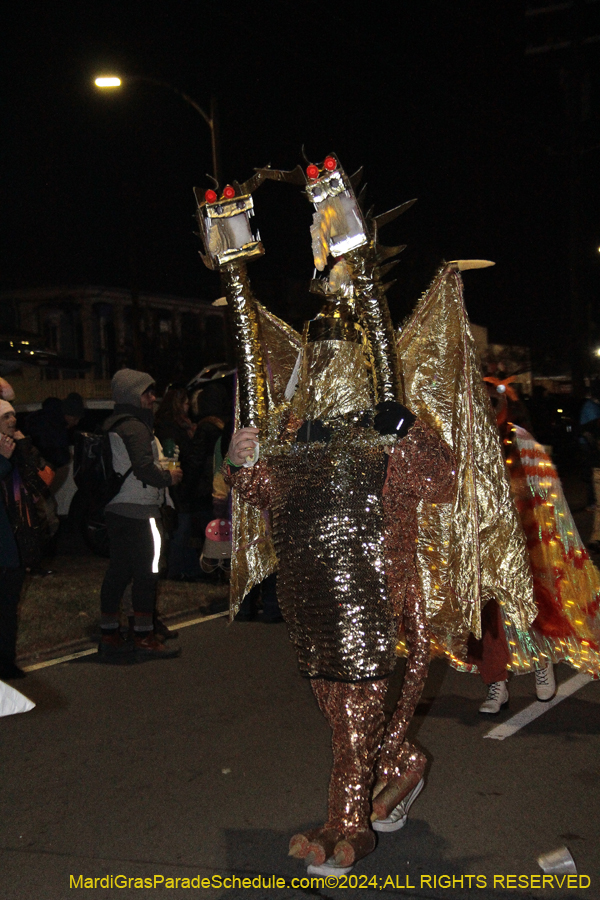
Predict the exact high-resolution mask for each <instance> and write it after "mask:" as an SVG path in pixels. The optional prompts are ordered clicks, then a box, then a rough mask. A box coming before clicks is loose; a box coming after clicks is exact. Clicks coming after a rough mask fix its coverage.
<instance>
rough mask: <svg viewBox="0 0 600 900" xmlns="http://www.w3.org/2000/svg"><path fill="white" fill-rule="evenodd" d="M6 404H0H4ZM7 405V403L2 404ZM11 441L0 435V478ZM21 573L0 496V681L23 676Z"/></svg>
mask: <svg viewBox="0 0 600 900" xmlns="http://www.w3.org/2000/svg"><path fill="white" fill-rule="evenodd" d="M5 403H6V401H4V400H3V401H2V404H3V405H4V404H5ZM6 405H7V406H8V405H9V404H6ZM14 449H15V442H14V440H13V439H12V438H11V437H9V436H8V435H6V434H2V433H1V432H0V479H2V480H4V479H5V478H6V477H7V476H8V475H10V473H11V471H12V463H11V462H10V458H11V456H12V455H13V452H14ZM24 575H25V570H24V569H23V568H22V567H21V566H20V564H19V551H18V550H17V544H16V541H15V538H14V535H13V533H12V528H11V527H10V522H9V519H8V515H7V512H6V506H5V504H4V499H3V497H2V495H0V678H3V679H4V680H6V681H8V680H9V679H11V678H22V677H23V676H24V675H25V673H24V672H23V670H22V669H20V668H19V667H18V666H17V665H16V663H15V655H16V644H17V606H18V604H19V597H20V596H21V586H22V584H23V577H24Z"/></svg>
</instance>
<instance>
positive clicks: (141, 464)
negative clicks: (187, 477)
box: [98, 369, 182, 662]
mask: <svg viewBox="0 0 600 900" xmlns="http://www.w3.org/2000/svg"><path fill="white" fill-rule="evenodd" d="M111 387H112V396H113V400H114V401H115V408H114V411H113V414H112V415H111V416H109V418H108V419H107V420H106V422H105V423H104V426H103V427H104V430H105V431H106V432H107V433H108V435H109V439H110V447H111V451H112V462H113V468H114V470H115V472H118V473H119V474H121V475H123V476H125V478H124V481H123V483H122V485H121V488H120V490H119V492H118V493H117V494H116V495H115V497H113V498H112V500H111V501H110V502H109V503H108V504H107V506H106V510H105V521H106V527H107V530H108V534H109V538H110V563H109V566H108V569H107V571H106V575H105V577H104V581H103V583H102V589H101V593H100V599H101V620H100V628H101V632H102V636H101V639H100V644H99V646H98V653H99V657H100V659H101V660H102V661H105V662H120V661H124V662H129V661H142V660H143V659H147V658H153V659H168V658H170V657H173V656H177V655H179V650H167V649H166V648H165V645H164V644H163V643H162V642H161V641H160V640H159V639H158V637H157V635H156V634H155V631H154V621H153V620H154V612H155V601H156V582H157V579H158V562H159V557H160V544H161V537H160V528H159V526H158V521H159V517H160V507H161V506H162V504H163V502H164V492H165V488H167V487H171V486H172V485H177V484H179V482H180V481H181V478H182V473H181V469H179V468H175V469H174V470H172V471H167V470H164V469H162V468H161V467H160V466H159V465H158V447H157V444H156V441H155V439H154V434H153V432H152V426H153V418H154V417H153V411H152V410H153V404H154V400H155V392H154V379H153V378H152V377H151V376H150V375H148V374H147V373H146V372H137V371H135V370H134V369H121V370H120V371H119V372H117V373H116V375H115V376H114V378H113V380H112V386H111ZM130 582H132V596H131V599H132V605H133V615H134V627H133V647H132V646H131V644H130V642H129V641H127V640H125V639H124V638H123V637H122V636H121V633H120V630H119V613H120V605H121V599H122V597H123V594H124V592H125V589H126V587H127V585H128V584H129V583H130Z"/></svg>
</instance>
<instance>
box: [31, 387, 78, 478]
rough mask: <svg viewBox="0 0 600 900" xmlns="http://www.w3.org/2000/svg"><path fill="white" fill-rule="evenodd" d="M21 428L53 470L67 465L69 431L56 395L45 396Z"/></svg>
mask: <svg viewBox="0 0 600 900" xmlns="http://www.w3.org/2000/svg"><path fill="white" fill-rule="evenodd" d="M23 430H24V432H25V434H28V435H29V436H30V437H31V439H32V441H33V443H34V444H35V446H36V447H37V449H38V450H39V451H40V453H41V454H42V456H43V457H44V459H45V460H46V462H47V463H49V464H50V465H51V466H52V468H53V469H54V470H55V471H56V470H57V469H60V468H61V467H62V466H68V464H69V462H70V460H71V454H70V451H69V431H68V428H67V421H66V419H65V416H64V413H63V405H62V402H61V401H60V400H59V399H58V397H47V398H46V399H45V400H44V402H43V403H42V408H41V409H38V410H36V412H32V413H30V414H29V415H28V416H27V418H26V419H25V424H24V426H23Z"/></svg>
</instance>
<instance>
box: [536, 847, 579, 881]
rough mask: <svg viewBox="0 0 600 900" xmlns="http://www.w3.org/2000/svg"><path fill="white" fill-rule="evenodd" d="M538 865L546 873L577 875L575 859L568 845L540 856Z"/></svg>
mask: <svg viewBox="0 0 600 900" xmlns="http://www.w3.org/2000/svg"><path fill="white" fill-rule="evenodd" d="M538 865H539V866H540V868H541V869H542V871H543V872H544V873H545V874H546V875H562V874H566V875H577V867H576V865H575V860H574V859H573V857H572V856H571V854H570V853H569V850H568V848H567V847H558V849H556V850H551V851H550V853H543V854H542V856H538Z"/></svg>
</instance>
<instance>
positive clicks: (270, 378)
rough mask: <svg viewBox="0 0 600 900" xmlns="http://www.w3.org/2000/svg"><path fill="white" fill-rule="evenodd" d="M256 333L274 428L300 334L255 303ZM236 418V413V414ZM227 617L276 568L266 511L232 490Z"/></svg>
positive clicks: (281, 406)
mask: <svg viewBox="0 0 600 900" xmlns="http://www.w3.org/2000/svg"><path fill="white" fill-rule="evenodd" d="M256 313H257V320H258V334H259V342H260V347H261V355H262V363H263V367H264V375H265V384H266V393H267V426H266V427H267V429H268V428H269V427H277V421H278V419H279V416H280V414H281V411H282V409H283V408H284V407H285V405H286V401H285V397H284V394H285V388H286V385H287V383H288V381H289V379H290V377H291V374H292V372H293V370H294V366H295V364H296V360H297V358H298V353H299V351H300V348H301V346H302V340H301V337H300V335H299V334H298V333H297V332H296V331H295V330H294V329H293V328H292V327H291V326H289V325H287V324H286V323H285V322H283V321H282V320H281V319H278V318H277V316H274V315H273V314H272V313H270V312H269V311H268V310H267V309H265V307H264V306H261V304H260V303H257V304H256ZM236 419H237V414H236ZM232 519H233V521H232V532H233V533H232V541H233V544H232V547H233V552H232V556H231V583H230V595H229V618H230V620H232V619H233V617H234V616H235V614H236V613H237V611H238V609H239V608H240V604H241V602H242V600H243V599H244V597H245V596H246V594H247V593H248V591H250V590H251V589H252V588H253V587H254V585H256V584H260V582H261V581H262V580H263V579H264V578H266V577H267V575H270V574H271V573H272V572H275V571H276V570H277V556H276V554H275V548H274V547H273V541H272V540H271V527H270V519H269V513H268V512H267V511H261V510H259V509H256V508H255V507H253V506H249V505H248V504H247V503H245V502H244V501H243V500H242V499H241V498H240V497H239V495H238V493H237V492H236V491H233V499H232Z"/></svg>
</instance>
